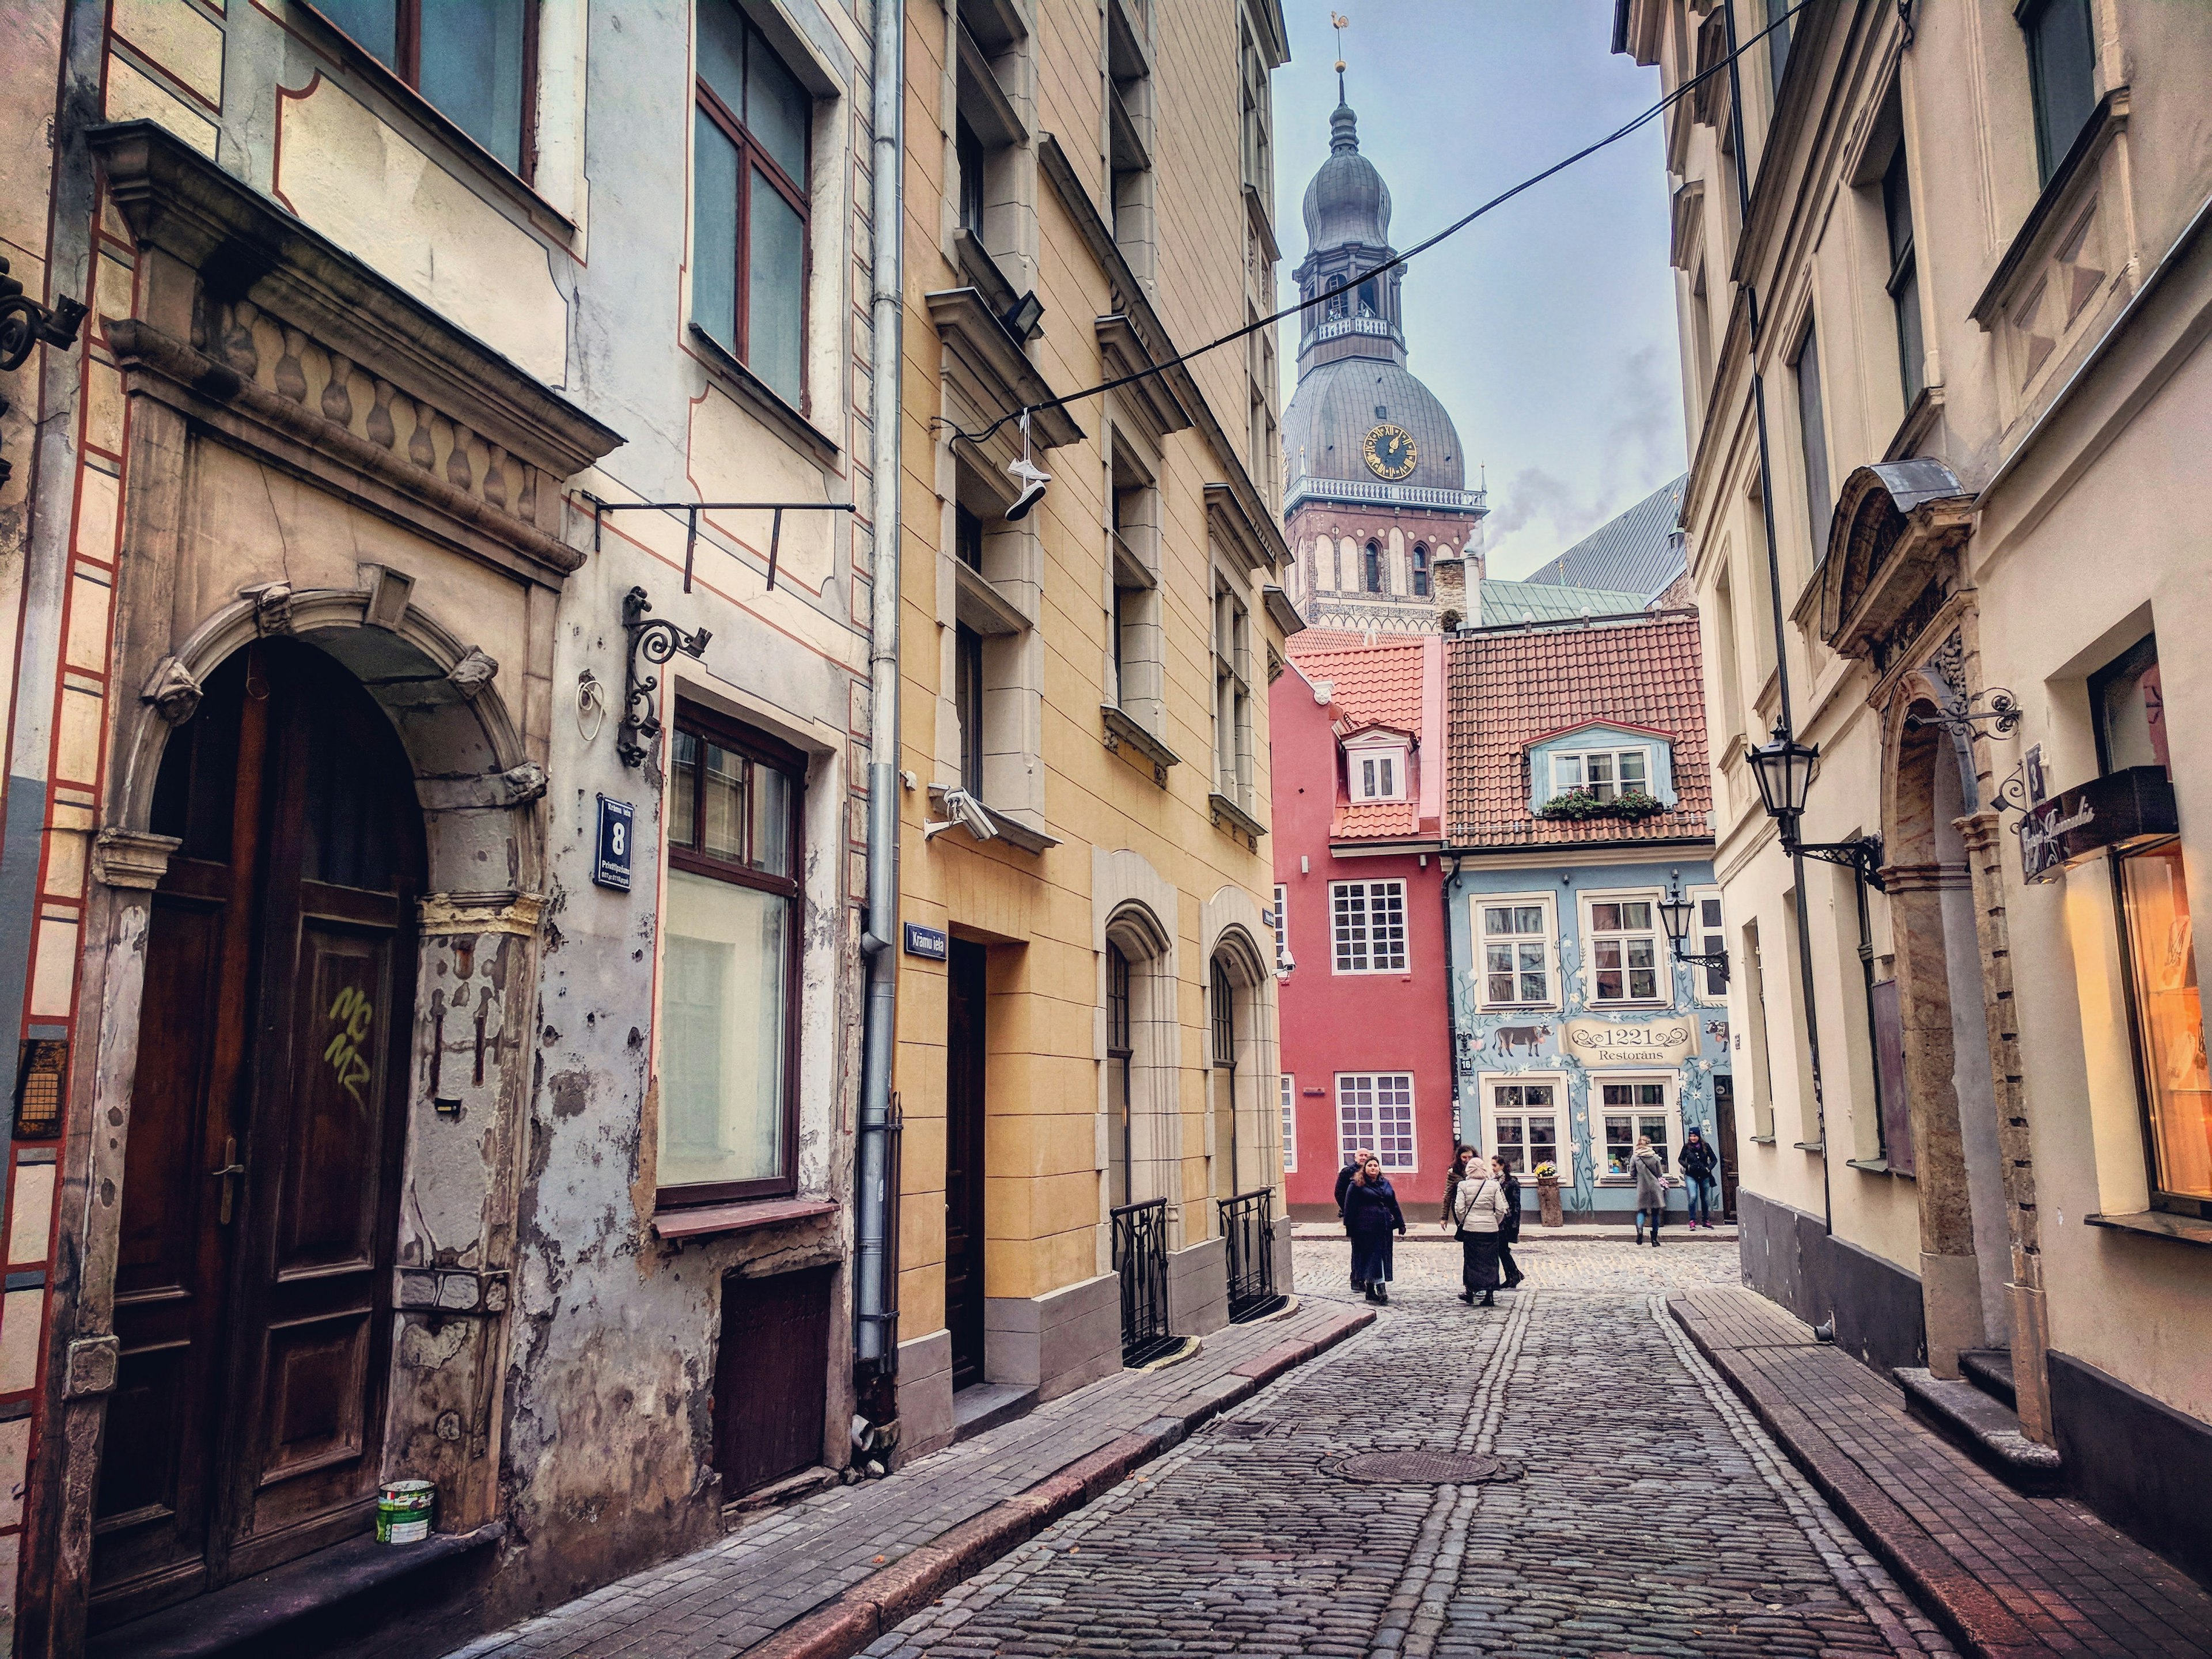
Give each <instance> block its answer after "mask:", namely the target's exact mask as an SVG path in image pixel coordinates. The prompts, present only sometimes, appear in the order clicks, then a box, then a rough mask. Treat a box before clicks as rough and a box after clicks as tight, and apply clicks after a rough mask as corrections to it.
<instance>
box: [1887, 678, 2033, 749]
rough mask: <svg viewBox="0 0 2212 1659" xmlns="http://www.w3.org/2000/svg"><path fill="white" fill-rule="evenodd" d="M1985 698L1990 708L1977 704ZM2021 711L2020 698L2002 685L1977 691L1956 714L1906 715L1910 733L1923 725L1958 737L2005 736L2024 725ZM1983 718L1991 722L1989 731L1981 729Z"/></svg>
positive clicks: (1906, 727)
mask: <svg viewBox="0 0 2212 1659" xmlns="http://www.w3.org/2000/svg"><path fill="white" fill-rule="evenodd" d="M1985 697H1986V698H1987V699H1988V700H1989V707H1988V708H1975V707H1974V705H1975V704H1976V703H1978V702H1981V701H1982V700H1983V699H1984V698H1985ZM2020 717H2021V706H2020V699H2019V698H2017V697H2015V696H2013V694H2012V693H2011V692H2009V691H2008V690H2005V688H2004V687H2002V685H1998V686H1992V687H1991V688H1990V690H1987V691H1977V692H1975V693H1974V695H1973V696H1971V697H1969V698H1968V699H1967V700H1966V707H1965V708H1962V709H1960V710H1958V711H1957V712H1956V713H1950V712H1946V713H1943V714H1907V715H1906V716H1905V730H1906V731H1908V732H1917V731H1918V730H1920V729H1921V728H1922V727H1923V726H1941V727H1942V729H1943V730H1944V731H1946V732H1950V733H1951V734H1952V736H1954V737H1960V738H1972V737H1974V736H1977V735H1986V736H1989V737H1992V738H2002V737H2003V736H2005V735H2006V734H2008V732H2011V731H2013V730H2014V729H2015V727H2016V726H2019V725H2020ZM1983 720H1987V721H1989V722H1990V729H1989V731H1988V732H1987V733H1985V734H1984V733H1982V732H1981V727H1980V725H1979V722H1981V721H1983Z"/></svg>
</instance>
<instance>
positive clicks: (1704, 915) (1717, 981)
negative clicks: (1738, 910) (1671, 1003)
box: [1689, 887, 1729, 1002]
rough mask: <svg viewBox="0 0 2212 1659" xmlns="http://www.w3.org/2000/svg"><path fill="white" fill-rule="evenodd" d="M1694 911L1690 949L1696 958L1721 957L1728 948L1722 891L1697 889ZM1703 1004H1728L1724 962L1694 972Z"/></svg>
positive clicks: (1692, 897) (1694, 891)
mask: <svg viewBox="0 0 2212 1659" xmlns="http://www.w3.org/2000/svg"><path fill="white" fill-rule="evenodd" d="M1690 902H1691V904H1692V907H1694V908H1692V911H1691V918H1690V938H1689V950H1690V951H1691V953H1692V955H1695V956H1704V957H1717V956H1719V955H1721V954H1722V953H1723V951H1726V950H1727V949H1728V933H1727V932H1726V930H1725V929H1724V928H1723V927H1722V925H1721V896H1720V890H1719V889H1718V888H1715V887H1702V888H1697V889H1693V890H1692V892H1691V894H1690ZM1692 974H1693V975H1694V978H1695V983H1696V986H1697V994H1698V1000H1699V1001H1700V1002H1725V1001H1726V1000H1728V977H1729V976H1728V969H1727V967H1726V965H1725V964H1723V963H1706V964H1705V966H1704V967H1702V968H1697V969H1692Z"/></svg>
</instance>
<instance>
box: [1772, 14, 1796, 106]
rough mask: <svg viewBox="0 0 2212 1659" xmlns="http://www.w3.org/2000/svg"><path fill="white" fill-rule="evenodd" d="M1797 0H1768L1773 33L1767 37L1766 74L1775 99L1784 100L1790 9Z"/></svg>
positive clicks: (1788, 59)
mask: <svg viewBox="0 0 2212 1659" xmlns="http://www.w3.org/2000/svg"><path fill="white" fill-rule="evenodd" d="M1795 3H1796V0H1766V21H1767V22H1768V23H1769V24H1770V25H1771V26H1772V28H1773V33H1771V34H1769V35H1768V36H1767V37H1766V76H1767V80H1768V82H1769V84H1770V85H1771V87H1772V88H1773V93H1774V101H1775V102H1776V103H1780V102H1781V101H1782V77H1783V76H1784V73H1786V72H1787V70H1789V67H1790V7H1791V6H1792V5H1794V4H1795Z"/></svg>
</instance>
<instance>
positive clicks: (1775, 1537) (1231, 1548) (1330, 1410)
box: [867, 1242, 1951, 1659]
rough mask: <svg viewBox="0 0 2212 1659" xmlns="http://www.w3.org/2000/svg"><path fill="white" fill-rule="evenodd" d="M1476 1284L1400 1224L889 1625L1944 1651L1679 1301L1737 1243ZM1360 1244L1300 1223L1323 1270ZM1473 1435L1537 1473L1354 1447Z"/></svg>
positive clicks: (1145, 1636) (1233, 1642)
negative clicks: (1347, 1309) (1388, 1262)
mask: <svg viewBox="0 0 2212 1659" xmlns="http://www.w3.org/2000/svg"><path fill="white" fill-rule="evenodd" d="M1517 1254H1518V1255H1520V1256H1521V1258H1522V1267H1523V1268H1524V1270H1525V1271H1526V1272H1527V1273H1528V1285H1527V1286H1526V1287H1524V1288H1523V1289H1522V1290H1521V1291H1516V1292H1514V1293H1512V1294H1510V1295H1506V1296H1501V1297H1499V1299H1498V1307H1497V1308H1495V1309H1490V1310H1469V1309H1468V1308H1466V1307H1464V1306H1462V1304H1460V1303H1459V1302H1458V1301H1457V1300H1456V1299H1455V1296H1456V1292H1457V1289H1458V1267H1459V1253H1458V1251H1457V1249H1455V1248H1453V1247H1451V1246H1449V1244H1445V1243H1418V1244H1417V1243H1411V1242H1409V1243H1406V1244H1404V1245H1401V1248H1400V1249H1399V1252H1398V1262H1397V1273H1398V1277H1397V1279H1396V1282H1395V1284H1394V1285H1393V1286H1392V1291H1393V1304H1392V1306H1391V1308H1390V1309H1389V1311H1388V1312H1387V1313H1385V1314H1384V1316H1383V1318H1382V1319H1381V1320H1379V1321H1378V1322H1376V1324H1375V1325H1374V1326H1373V1327H1372V1328H1370V1329H1369V1330H1368V1331H1367V1332H1365V1333H1364V1334H1362V1335H1359V1336H1357V1337H1355V1338H1353V1339H1352V1340H1351V1341H1349V1342H1347V1343H1346V1344H1345V1345H1344V1346H1341V1347H1340V1348H1337V1349H1336V1350H1334V1352H1331V1353H1329V1354H1328V1355H1326V1356H1324V1357H1323V1358H1320V1359H1317V1360H1315V1361H1313V1362H1311V1363H1310V1364H1307V1365H1304V1366H1303V1367H1301V1368H1300V1369H1298V1370H1296V1371H1293V1372H1291V1374H1290V1375H1289V1376H1286V1377H1285V1378H1284V1379H1283V1380H1282V1381H1281V1382H1279V1383H1276V1384H1274V1385H1273V1387H1271V1388H1269V1389H1266V1390H1264V1391H1263V1392H1261V1394H1259V1395H1256V1396H1255V1398H1254V1399H1252V1400H1251V1401H1248V1402H1247V1403H1246V1404H1244V1405H1243V1406H1242V1407H1239V1408H1238V1409H1237V1411H1235V1412H1234V1413H1231V1414H1230V1415H1229V1416H1227V1417H1225V1418H1224V1419H1221V1420H1220V1421H1219V1422H1217V1423H1216V1424H1214V1425H1212V1426H1211V1427H1210V1428H1208V1429H1207V1430H1206V1431H1204V1432H1202V1433H1200V1435H1198V1436H1197V1437H1194V1439H1193V1440H1191V1441H1190V1442H1189V1443H1187V1444H1186V1445H1184V1446H1182V1447H1181V1448H1179V1449H1177V1450H1176V1451H1174V1452H1172V1453H1170V1455H1167V1456H1165V1457H1164V1458H1162V1459H1160V1460H1159V1461H1158V1462H1155V1463H1153V1464H1152V1465H1151V1466H1149V1467H1148V1468H1146V1469H1145V1470H1143V1471H1142V1472H1140V1473H1139V1474H1136V1475H1134V1476H1133V1477H1132V1478H1131V1479H1130V1480H1127V1482H1125V1483H1124V1484H1123V1485H1122V1486H1120V1487H1119V1488H1118V1489H1116V1490H1115V1492H1112V1493H1110V1494H1109V1495H1108V1496H1106V1497H1104V1498H1101V1499H1100V1500H1099V1501H1098V1502H1097V1503H1095V1504H1091V1506H1090V1507H1089V1508H1087V1509H1085V1510H1081V1511H1080V1512H1079V1513H1078V1514H1076V1515H1073V1516H1069V1517H1068V1518H1067V1519H1066V1520H1064V1521H1062V1522H1060V1523H1059V1524H1057V1525H1055V1526H1054V1527H1052V1528H1048V1529H1047V1530H1046V1531H1044V1532H1042V1533H1040V1534H1038V1535H1037V1536H1036V1538H1035V1539H1034V1540H1032V1541H1030V1542H1029V1543H1028V1544H1026V1545H1024V1546H1023V1547H1021V1548H1020V1549H1018V1550H1017V1551H1015V1552H1014V1553H1012V1554H1011V1555H1009V1556H1007V1557H1006V1558H1005V1559H1003V1560H1001V1561H1000V1562H999V1563H998V1564H996V1565H994V1566H992V1567H989V1568H987V1569H986V1570H985V1571H983V1572H981V1574H979V1575H978V1576H977V1577H974V1578H972V1579H969V1581H968V1582H967V1583H964V1584H962V1585H960V1586H958V1587H957V1588H956V1589H953V1590H951V1591H950V1592H948V1593H947V1594H946V1595H945V1598H944V1599H943V1600H942V1601H940V1602H939V1603H938V1604H937V1605H936V1606H934V1607H931V1608H930V1609H928V1610H927V1612H924V1613H920V1614H918V1615H916V1616H915V1618H913V1619H911V1620H908V1621H907V1623H906V1624H904V1625H902V1626H900V1627H899V1628H898V1629H897V1630H896V1631H894V1632H890V1634H888V1635H886V1636H884V1638H882V1639H880V1640H879V1641H878V1642H877V1643H876V1644H874V1645H873V1646H872V1647H871V1648H869V1649H868V1650H867V1651H868V1652H869V1653H870V1654H873V1655H878V1656H884V1659H918V1656H923V1655H930V1656H953V1655H963V1656H964V1655H996V1656H1007V1659H1013V1656H1024V1659H1028V1656H1039V1659H1042V1656H1054V1655H1086V1656H1088V1655H1118V1654H1161V1655H1181V1654H1234V1655H1252V1656H1261V1655H1268V1656H1273V1655H1301V1656H1304V1655H1358V1654H1370V1653H1383V1654H1392V1655H1404V1656H1408V1659H1413V1656H1430V1655H1435V1656H1462V1655H1484V1656H1497V1659H1509V1656H1527V1659H1539V1656H1541V1659H1559V1656H1582V1659H1645V1656H1655V1659H1656V1656H1676V1655H1713V1656H1736V1655H1745V1656H1749V1655H1789V1656H1805V1659H1820V1656H1831V1655H1832V1656H1853V1655H1866V1656H1875V1655H1896V1654H1911V1655H1921V1654H1942V1653H1948V1652H1950V1651H1951V1650H1950V1648H1949V1647H1948V1644H1946V1643H1945V1642H1944V1640H1943V1639H1942V1637H1941V1636H1940V1635H1939V1634H1938V1633H1937V1632H1936V1630H1935V1629H1934V1627H1933V1626H1930V1625H1929V1623H1928V1621H1927V1620H1925V1619H1923V1617H1922V1616H1921V1615H1920V1614H1919V1613H1917V1611H1916V1610H1915V1609H1914V1608H1913V1607H1912V1606H1911V1603H1910V1602H1909V1601H1907V1600H1906V1599H1905V1596H1904V1595H1902V1593H1901V1592H1899V1589H1897V1587H1896V1586H1895V1584H1894V1583H1893V1582H1892V1581H1891V1580H1890V1579H1889V1578H1888V1577H1887V1575H1886V1574H1885V1573H1884V1572H1883V1571H1881V1568H1880V1567H1879V1566H1878V1565H1876V1564H1875V1562H1874V1561H1873V1560H1872V1559H1871V1558H1870V1557H1869V1556H1868V1555H1867V1554H1866V1553H1864V1551H1863V1550H1862V1549H1861V1547H1859V1545H1858V1544H1857V1541H1856V1540H1854V1539H1853V1538H1852V1537H1851V1535H1850V1534H1849V1533H1848V1532H1847V1531H1846V1530H1845V1529H1844V1526H1843V1524H1842V1522H1839V1521H1838V1519H1837V1518H1836V1517H1835V1516H1834V1515H1833V1514H1832V1513H1831V1512H1830V1511H1829V1510H1828V1509H1827V1508H1826V1505H1825V1504H1822V1503H1821V1501H1820V1498H1818V1497H1816V1496H1815V1495H1814V1492H1812V1491H1811V1489H1810V1488H1809V1487H1808V1486H1806V1485H1805V1484H1804V1482H1803V1481H1802V1480H1801V1479H1800V1478H1799V1476H1798V1475H1797V1474H1796V1471H1795V1470H1794V1469H1793V1468H1791V1467H1790V1465H1789V1463H1788V1462H1786V1460H1785V1459H1784V1457H1783V1456H1782V1455H1781V1454H1780V1453H1779V1452H1778V1450H1777V1449H1775V1447H1774V1446H1773V1444H1772V1443H1771V1442H1770V1441H1769V1440H1768V1439H1767V1437H1766V1436H1765V1433H1764V1432H1763V1431H1761V1430H1760V1429H1759V1426H1758V1425H1757V1423H1756V1422H1755V1421H1754V1420H1753V1419H1752V1418H1751V1416H1750V1414H1749V1413H1747V1411H1745V1410H1744V1409H1743V1407H1741V1405H1740V1404H1739V1403H1738V1402H1737V1401H1736V1400H1735V1396H1734V1395H1731V1394H1730V1393H1729V1391H1728V1390H1727V1389H1726V1388H1725V1387H1724V1386H1723V1384H1722V1383H1721V1382H1720V1380H1719V1379H1718V1378H1717V1376H1715V1375H1714V1374H1713V1372H1712V1371H1711V1369H1710V1368H1709V1367H1708V1366H1707V1365H1706V1364H1705V1361H1704V1359H1703V1358H1701V1357H1700V1356H1699V1354H1698V1353H1697V1352H1696V1351H1695V1349H1694V1348H1692V1346H1690V1344H1689V1342H1688V1340H1687V1339H1686V1337H1685V1336H1684V1335H1683V1334H1682V1333H1681V1332H1680V1330H1679V1329H1678V1328H1676V1327H1675V1326H1674V1324H1673V1322H1671V1321H1670V1320H1669V1319H1668V1317H1667V1315H1666V1310H1665V1306H1664V1292H1665V1291H1669V1290H1680V1289H1696V1288H1703V1287H1705V1286H1709V1285H1729V1284H1733V1283H1735V1281H1736V1272H1735V1252H1734V1251H1733V1250H1729V1249H1709V1248H1705V1247H1704V1246H1696V1247H1685V1248H1681V1249H1668V1248H1664V1247H1662V1249H1660V1250H1658V1251H1656V1252H1653V1251H1651V1250H1649V1249H1640V1250H1639V1249H1636V1248H1635V1247H1633V1246H1632V1245H1614V1244H1595V1243H1554V1244H1551V1245H1548V1246H1547V1245H1546V1244H1544V1243H1541V1242H1539V1243H1532V1244H1531V1245H1529V1246H1528V1247H1527V1248H1526V1249H1522V1250H1520V1251H1518V1252H1517ZM1347 1267H1348V1262H1347V1259H1346V1251H1345V1249H1344V1247H1343V1246H1341V1245H1335V1246H1331V1245H1328V1244H1320V1243H1301V1244H1300V1246H1299V1249H1298V1278H1299V1288H1300V1291H1301V1293H1302V1294H1304V1296H1306V1297H1310V1298H1316V1299H1317V1298H1324V1297H1344V1298H1346V1299H1352V1292H1351V1291H1350V1290H1349V1289H1348V1287H1347V1286H1346V1284H1345V1275H1346V1271H1347ZM1415 1449H1426V1450H1460V1451H1467V1452H1474V1453H1483V1454H1489V1455H1494V1456H1496V1457H1498V1458H1500V1459H1503V1460H1504V1462H1506V1463H1507V1464H1508V1465H1509V1466H1510V1468H1513V1469H1514V1470H1516V1471H1517V1474H1516V1478H1513V1479H1510V1480H1505V1481H1503V1482H1500V1483H1496V1484H1487V1485H1465V1486H1369V1485H1360V1484H1356V1483H1354V1482H1352V1481H1351V1480H1346V1479H1344V1478H1342V1477H1341V1476H1340V1475H1339V1474H1337V1473H1336V1472H1335V1468H1334V1465H1335V1462H1336V1461H1337V1460H1339V1459H1340V1458H1342V1457H1344V1456H1346V1455H1350V1454H1353V1453H1358V1452H1367V1451H1383V1450H1415Z"/></svg>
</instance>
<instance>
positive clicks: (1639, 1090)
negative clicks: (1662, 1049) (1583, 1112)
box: [1599, 1081, 1674, 1181]
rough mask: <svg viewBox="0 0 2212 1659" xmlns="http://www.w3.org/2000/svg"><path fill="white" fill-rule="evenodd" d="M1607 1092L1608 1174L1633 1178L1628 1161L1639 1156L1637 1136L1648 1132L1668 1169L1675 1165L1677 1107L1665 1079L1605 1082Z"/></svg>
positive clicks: (1618, 1178)
mask: <svg viewBox="0 0 2212 1659" xmlns="http://www.w3.org/2000/svg"><path fill="white" fill-rule="evenodd" d="M1599 1087H1600V1088H1601V1091H1602V1092H1603V1095H1604V1104H1605V1109H1604V1113H1603V1116H1604V1119H1605V1178H1606V1179H1607V1181H1628V1180H1632V1179H1633V1178H1634V1177H1633V1175H1632V1172H1631V1170H1630V1169H1629V1167H1628V1164H1629V1160H1630V1159H1631V1158H1634V1157H1635V1156H1636V1140H1637V1137H1638V1136H1639V1135H1648V1136H1650V1139H1651V1150H1652V1151H1653V1152H1656V1153H1658V1154H1659V1161H1660V1162H1661V1163H1662V1164H1665V1165H1666V1166H1667V1168H1668V1170H1673V1169H1674V1127H1673V1126H1674V1103H1673V1102H1671V1101H1670V1100H1669V1099H1668V1094H1669V1093H1670V1092H1671V1091H1669V1090H1668V1086H1667V1085H1665V1084H1664V1083H1654V1082H1640V1081H1639V1082H1633V1083H1606V1084H1601V1085H1599Z"/></svg>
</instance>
